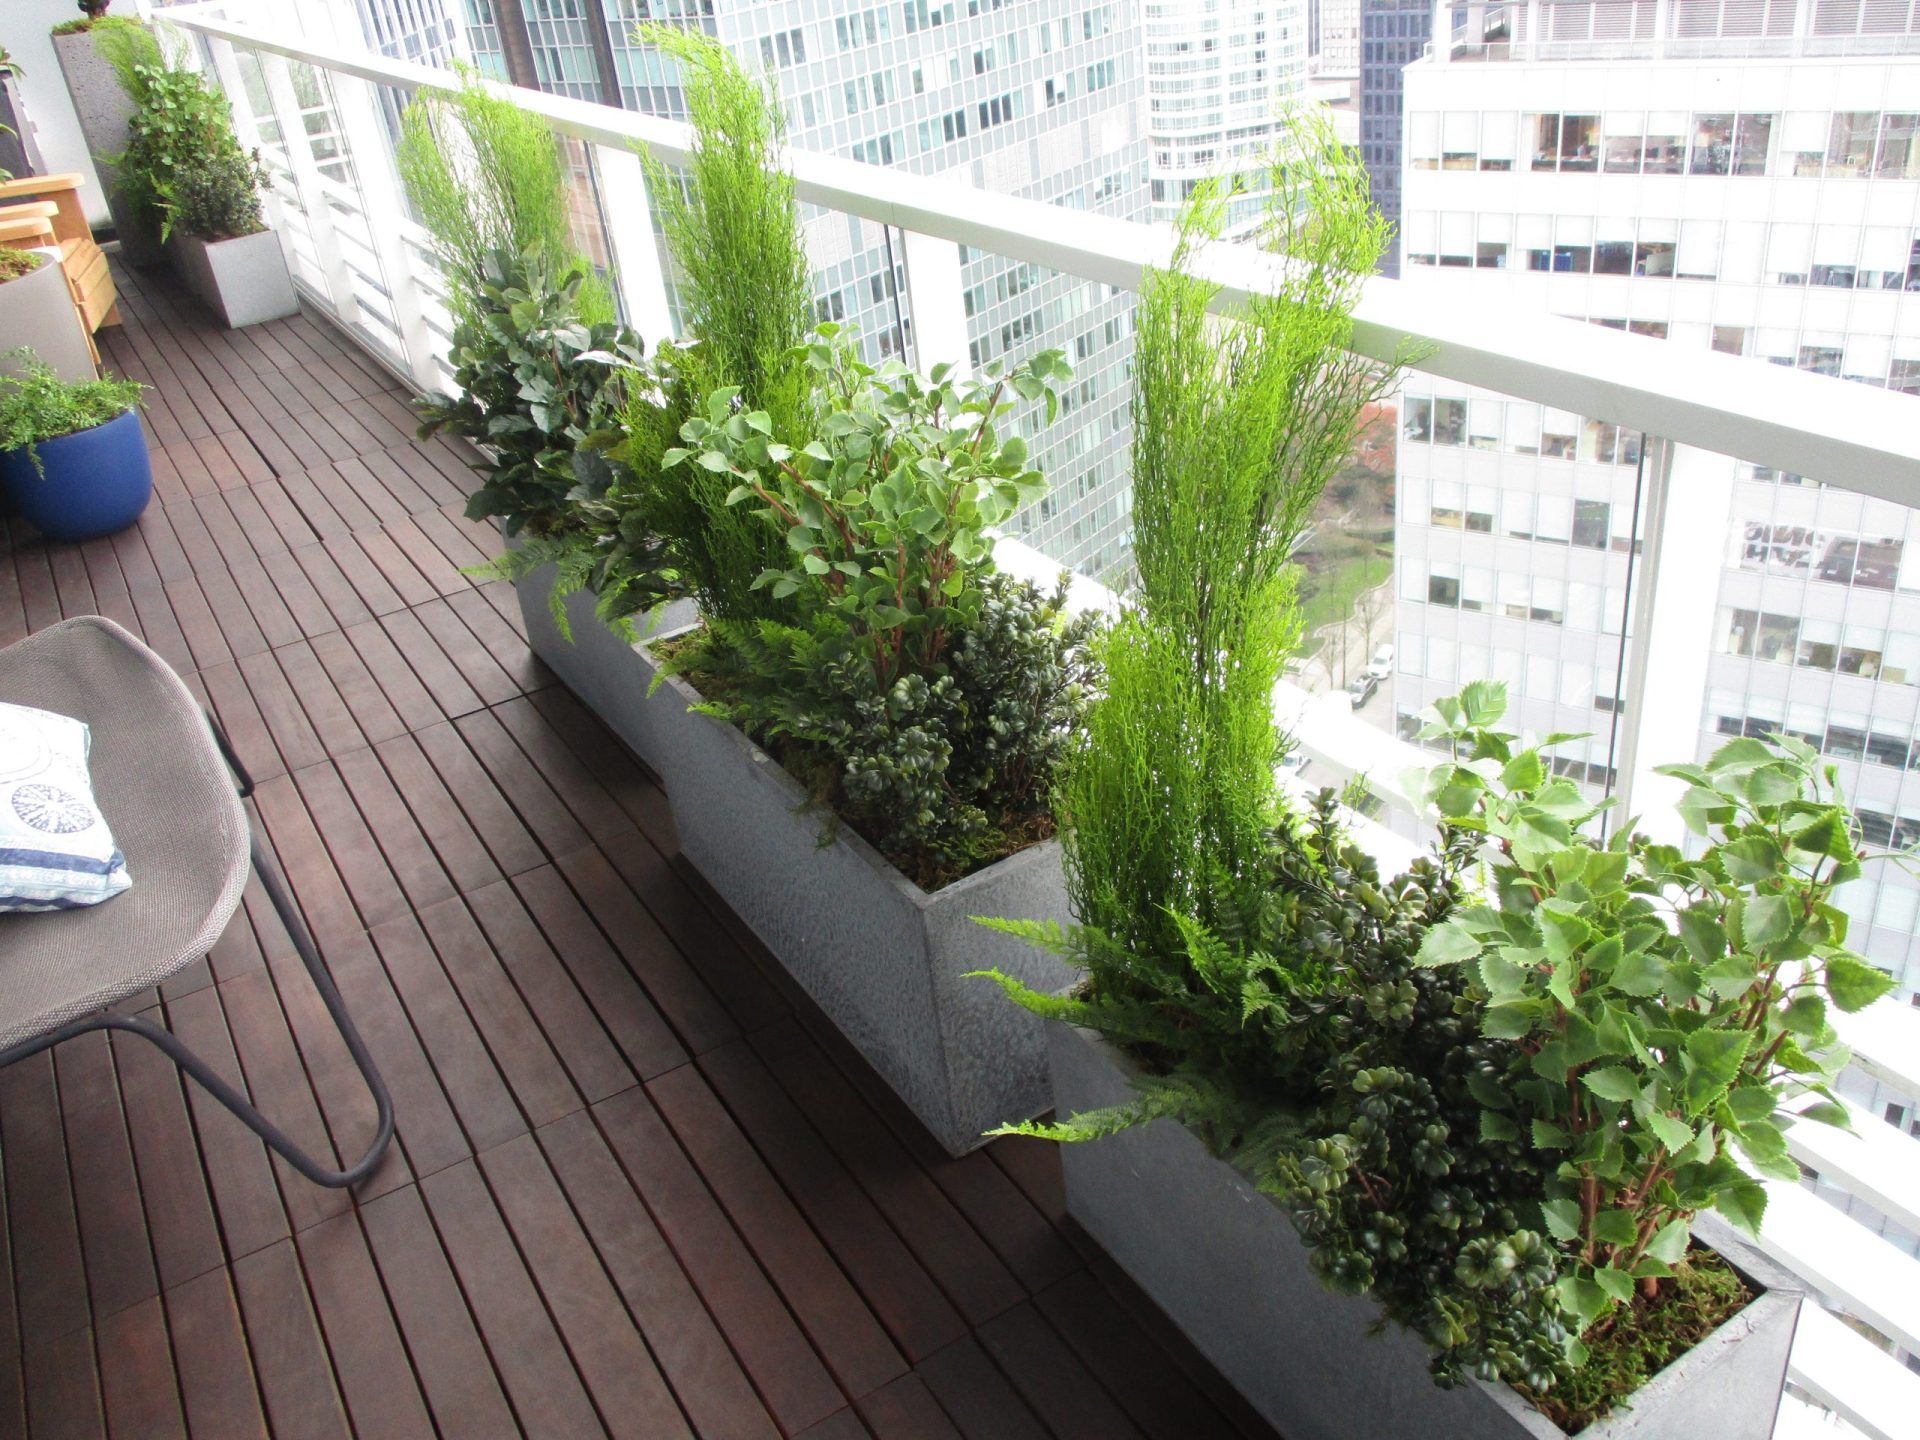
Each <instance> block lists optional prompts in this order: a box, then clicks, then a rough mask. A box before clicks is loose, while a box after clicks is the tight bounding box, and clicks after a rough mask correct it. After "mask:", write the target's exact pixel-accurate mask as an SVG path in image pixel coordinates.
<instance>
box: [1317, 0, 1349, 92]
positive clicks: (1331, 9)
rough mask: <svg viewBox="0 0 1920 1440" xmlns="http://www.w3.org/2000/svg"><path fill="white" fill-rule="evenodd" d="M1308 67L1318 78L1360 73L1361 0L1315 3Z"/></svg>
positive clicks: (1343, 76)
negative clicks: (1319, 76)
mask: <svg viewBox="0 0 1920 1440" xmlns="http://www.w3.org/2000/svg"><path fill="white" fill-rule="evenodd" d="M1311 20H1312V25H1313V39H1312V45H1311V47H1310V50H1309V54H1310V59H1309V60H1308V64H1307V68H1308V70H1309V71H1311V72H1312V73H1313V74H1315V75H1321V76H1327V77H1338V78H1342V79H1344V78H1347V77H1349V76H1358V75H1359V74H1360V0H1315V4H1314V7H1313V15H1312V17H1311Z"/></svg>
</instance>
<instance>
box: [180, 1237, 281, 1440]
mask: <svg viewBox="0 0 1920 1440" xmlns="http://www.w3.org/2000/svg"><path fill="white" fill-rule="evenodd" d="M166 1302H167V1325H168V1327H169V1328H170V1329H171V1330H172V1332H173V1354H174V1364H175V1365H176V1366H177V1367H178V1369H179V1374H180V1396H181V1400H182V1401H183V1402H184V1404H185V1407H186V1412H187V1427H188V1429H189V1431H190V1432H191V1433H192V1434H194V1435H218V1436H221V1437H222V1440H225V1437H228V1436H231V1437H233V1440H252V1437H259V1436H265V1435H266V1433H267V1418H266V1415H265V1413H264V1412H263V1411H262V1410H261V1408H260V1392H259V1391H258V1390H257V1389H256V1388H255V1386H254V1382H253V1365H252V1363H251V1361H250V1360H249V1359H248V1356H247V1339H246V1335H245V1334H244V1333H243V1332H242V1330H241V1328H240V1310H239V1307H238V1306H237V1305H236V1304H235V1303H234V1298H233V1284H232V1281H231V1280H230V1279H229V1277H228V1274H227V1272H226V1271H225V1270H224V1269H223V1270H210V1271H208V1272H207V1273H206V1274H205V1275H202V1276H201V1277H200V1278H199V1279H197V1280H189V1281H188V1282H187V1283H186V1284H184V1285H180V1286H177V1287H175V1288H174V1289H172V1290H169V1291H167V1293H166Z"/></svg>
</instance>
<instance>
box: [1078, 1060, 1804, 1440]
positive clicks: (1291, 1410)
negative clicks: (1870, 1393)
mask: <svg viewBox="0 0 1920 1440" xmlns="http://www.w3.org/2000/svg"><path fill="white" fill-rule="evenodd" d="M1047 1029H1048V1049H1049V1054H1050V1057H1051V1062H1052V1068H1053V1088H1054V1097H1055V1101H1056V1103H1057V1104H1058V1107H1059V1110H1060V1113H1061V1114H1063V1115H1065V1114H1071V1113H1073V1112H1075V1111H1079V1110H1088V1109H1092V1108H1094V1107H1097V1106H1101V1105H1111V1104H1115V1103H1117V1102H1120V1101H1123V1100H1125V1099H1127V1098H1128V1097H1129V1096H1130V1095H1131V1094H1132V1090H1131V1087H1130V1083H1129V1077H1130V1075H1131V1074H1132V1073H1133V1068H1134V1067H1133V1066H1132V1065H1131V1063H1130V1062H1129V1061H1128V1060H1127V1059H1126V1058H1125V1057H1123V1056H1122V1055H1121V1054H1120V1053H1119V1052H1118V1051H1116V1050H1115V1049H1113V1048H1112V1047H1111V1046H1109V1045H1107V1044H1106V1043H1105V1042H1104V1041H1103V1040H1101V1039H1100V1038H1099V1037H1097V1036H1095V1035H1093V1034H1091V1033H1090V1032H1088V1031H1085V1030H1081V1029H1078V1028H1076V1027H1074V1026H1070V1025H1062V1024H1057V1023H1056V1024H1050V1025H1049V1026H1048V1027H1047ZM1061 1160H1062V1164H1063V1167H1064V1169H1065V1173H1066V1186H1067V1210H1068V1213H1069V1214H1071V1215H1072V1216H1073V1218H1074V1219H1075V1220H1077V1221H1079V1222H1080V1224H1081V1225H1082V1226H1083V1227H1084V1228H1085V1229H1086V1231H1087V1233H1088V1234H1090V1235H1091V1236H1092V1237H1093V1238H1094V1239H1095V1240H1097V1241H1098V1242H1099V1243H1100V1244H1101V1245H1102V1246H1103V1247H1104V1248H1105V1249H1106V1251H1107V1253H1108V1254H1110V1255H1111V1256H1112V1257H1113V1258H1114V1259H1115V1260H1116V1261H1118V1262H1119V1263H1120V1265H1121V1266H1122V1268H1124V1269H1125V1270H1126V1271H1127V1273H1128V1274H1129V1275H1131V1276H1132V1277H1133V1278H1134V1280H1135V1281H1136V1282H1137V1283H1138V1284H1140V1285H1141V1286H1142V1288H1144V1289H1145V1290H1146V1291H1147V1293H1148V1294H1149V1295H1151V1296H1152V1297H1153V1299H1154V1301H1155V1302H1156V1303H1157V1304H1158V1305H1159V1306H1160V1308H1161V1309H1162V1310H1164V1311H1166V1313H1167V1314H1168V1315H1169V1316H1170V1317H1171V1318H1172V1319H1173V1321H1174V1322H1175V1323H1176V1324H1177V1325H1179V1327H1180V1328H1181V1329H1182V1330H1184V1331H1185V1332H1186V1333H1187V1335H1188V1337H1189V1338H1190V1339H1192V1340H1193V1342H1194V1343H1195V1344H1196V1345H1197V1346H1198V1347H1199V1348H1200V1350H1201V1351H1202V1352H1203V1353H1205V1355H1206V1356H1207V1358H1208V1359H1209V1360H1211V1361H1212V1362H1213V1363H1214V1365H1216V1366H1217V1367H1218V1368H1219V1369H1220V1371H1221V1373H1222V1374H1223V1375H1224V1376H1225V1377H1226V1379H1227V1380H1228V1382H1229V1383H1231V1384H1232V1385H1233V1386H1234V1387H1235V1388H1236V1389H1237V1390H1239V1391H1240V1393H1241V1394H1243V1395H1244V1396H1246V1398H1247V1399H1248V1400H1249V1401H1250V1402H1251V1403H1252V1404H1253V1406H1254V1407H1255V1408H1256V1409H1257V1410H1259V1411H1260V1413H1261V1414H1262V1415H1264V1416H1265V1417H1266V1418H1267V1419H1268V1420H1269V1421H1271V1422H1272V1423H1273V1425H1274V1426H1275V1427H1276V1428H1277V1429H1278V1430H1279V1431H1280V1433H1281V1434H1283V1435H1285V1436H1286V1437H1287V1440H1357V1437H1361V1436H1364V1437H1366V1440H1523V1437H1524V1440H1548V1437H1564V1435H1565V1432H1564V1431H1562V1430H1561V1429H1560V1428H1559V1427H1558V1426H1557V1425H1555V1424H1553V1423H1552V1422H1551V1421H1550V1420H1548V1419H1547V1418H1546V1417H1545V1416H1544V1415H1542V1414H1540V1413H1539V1412H1538V1411H1537V1410H1534V1409H1533V1408H1532V1407H1531V1406H1529V1405H1528V1404H1527V1403H1526V1402H1525V1401H1524V1400H1522V1399H1521V1398H1520V1397H1519V1395H1517V1394H1516V1393H1514V1392H1513V1391H1512V1390H1510V1389H1508V1388H1507V1387H1505V1386H1503V1385H1486V1384H1481V1383H1479V1382H1474V1383H1471V1384H1468V1385H1465V1386H1462V1387H1460V1388H1458V1389H1454V1390H1441V1389H1439V1388H1438V1387H1437V1386H1435V1385H1434V1384H1433V1382H1432V1380H1431V1379H1430V1378H1429V1377H1428V1374H1427V1363H1426V1351H1425V1347H1424V1346H1423V1345H1422V1344H1421V1343H1420V1341H1419V1340H1418V1339H1417V1338H1416V1337H1415V1336H1413V1335H1412V1334H1410V1333H1408V1332H1406V1331H1404V1330H1400V1329H1398V1328H1396V1327H1389V1328H1388V1329H1386V1330H1385V1331H1383V1332H1382V1333H1381V1334H1379V1335H1377V1336H1376V1335H1369V1334H1368V1331H1369V1330H1370V1329H1371V1328H1372V1326H1373V1325H1374V1324H1375V1323H1376V1322H1377V1321H1378V1319H1379V1309H1378V1307H1377V1306H1376V1305H1375V1304H1374V1303H1373V1302H1372V1301H1371V1300H1369V1299H1367V1298H1366V1297H1364V1296H1354V1295H1340V1294H1336V1293H1334V1292H1332V1291H1330V1290H1328V1289H1326V1288H1325V1287H1324V1286H1323V1285H1322V1284H1321V1283H1320V1280H1319V1278H1318V1277H1317V1276H1316V1275H1314V1273H1313V1271H1312V1270H1311V1268H1310V1267H1309V1265H1308V1260H1307V1249H1306V1246H1305V1245H1304V1244H1302V1243H1301V1241H1300V1238H1299V1236H1298V1234H1297V1233H1296V1232H1295V1230H1294V1227H1293V1223H1292V1222H1291V1221H1290V1220H1289V1219H1288V1218H1287V1216H1286V1215H1285V1214H1284V1213H1283V1212H1282V1211H1281V1209H1280V1208H1279V1206H1277V1205H1276V1204H1274V1203H1273V1202H1272V1201H1271V1200H1270V1199H1268V1198H1267V1197H1266V1196H1264V1195H1262V1194H1260V1192H1259V1191H1257V1190H1255V1189H1254V1188H1253V1186H1252V1185H1251V1184H1249V1183H1248V1181H1247V1180H1246V1178H1245V1177H1244V1176H1242V1175H1241V1174H1240V1173H1239V1172H1238V1171H1237V1170H1235V1169H1234V1168H1233V1167H1232V1166H1231V1165H1228V1164H1227V1163H1226V1162H1224V1161H1222V1160H1219V1159H1216V1158H1215V1157H1214V1156H1213V1155H1212V1154H1211V1153H1210V1152H1209V1151H1208V1150H1207V1148H1206V1147H1205V1146H1204V1145H1203V1144H1202V1143H1201V1142H1200V1140H1199V1139H1198V1138H1197V1137H1196V1136H1195V1135H1193V1134H1192V1133H1191V1132H1190V1131H1188V1130H1186V1129H1185V1128H1184V1127H1182V1126H1180V1125H1178V1124H1176V1123H1174V1122H1173V1121H1170V1120H1158V1121H1155V1122H1154V1123H1152V1124H1151V1125H1145V1126H1140V1127H1137V1128H1135V1129H1133V1130H1129V1131H1126V1132H1124V1133H1123V1134H1120V1135H1117V1136H1112V1137H1110V1138H1107V1139H1103V1140H1095V1141H1091V1142H1087V1143H1084V1144H1078V1145H1066V1146H1063V1147H1062V1155H1061ZM1696 1233H1697V1234H1698V1235H1699V1237H1700V1238H1701V1239H1702V1240H1704V1241H1706V1242H1707V1243H1709V1244H1711V1245H1712V1246H1713V1247H1714V1248H1715V1249H1716V1250H1718V1251H1719V1252H1720V1253H1721V1254H1722V1255H1724V1256H1725V1257H1726V1258H1727V1259H1728V1260H1729V1261H1731V1262H1732V1263H1733V1264H1734V1266H1735V1267H1736V1268H1737V1269H1738V1270H1739V1271H1740V1272H1741V1273H1742V1274H1743V1275H1745V1276H1746V1277H1747V1278H1748V1280H1749V1281H1750V1282H1757V1286H1758V1287H1763V1293H1761V1294H1760V1295H1759V1296H1758V1297H1757V1298H1756V1299H1754V1301H1753V1302H1752V1303H1751V1304H1749V1305H1748V1306H1747V1308H1746V1309H1745V1310H1743V1311H1741V1312H1740V1313H1739V1314H1738V1315H1736V1316H1734V1317H1733V1319H1731V1320H1729V1321H1728V1322H1727V1323H1726V1324H1724V1325H1722V1326H1721V1327H1720V1328H1719V1329H1718V1330H1716V1331H1715V1332H1714V1333H1713V1334H1712V1335H1711V1336H1709V1337H1708V1338H1707V1339H1706V1340H1704V1341H1703V1342H1701V1343H1700V1344H1699V1345H1697V1346H1695V1347H1694V1348H1693V1349H1692V1350H1691V1351H1689V1352H1688V1353H1687V1354H1686V1355H1685V1356H1683V1357H1682V1358H1681V1359H1679V1360H1678V1361H1676V1362H1675V1363H1674V1364H1672V1365H1670V1366H1668V1367H1667V1368H1666V1369H1665V1370H1663V1371H1661V1372H1660V1373H1659V1374H1658V1375H1656V1376H1654V1378H1653V1379H1652V1380H1651V1381H1649V1382H1648V1383H1647V1384H1646V1385H1645V1386H1644V1387H1642V1389H1641V1390H1640V1392H1639V1393H1638V1394H1637V1395H1636V1396H1635V1397H1634V1401H1633V1404H1632V1405H1631V1407H1630V1408H1627V1409H1624V1410H1621V1411H1617V1412H1616V1413H1615V1414H1613V1415H1612V1416H1609V1417H1608V1418H1606V1419H1604V1420H1601V1421H1599V1422H1597V1423H1596V1424H1594V1425H1592V1426H1589V1427H1588V1428H1587V1429H1586V1430H1584V1431H1582V1432H1581V1440H1671V1437H1677V1436H1695V1435H1697V1436H1709V1435H1710V1436H1712V1437H1713V1440H1769V1437H1770V1436H1771V1435H1772V1434H1773V1423H1774V1413H1775V1411H1776V1410H1777V1409H1778V1408H1779V1404H1780V1392H1781V1387H1782V1386H1783V1385H1784V1384H1785V1381H1786V1369H1787V1354H1788V1351H1789V1350H1790V1349H1791V1348H1792V1346H1793V1332H1794V1326H1795V1324H1796V1322H1797V1321H1798V1319H1799V1314H1800V1302H1801V1295H1800V1292H1799V1290H1798V1289H1797V1287H1796V1284H1795V1282H1794V1280H1793V1279H1792V1277H1790V1276H1789V1275H1787V1274H1786V1273H1785V1272H1784V1271H1782V1270H1781V1269H1780V1268H1779V1267H1778V1266H1776V1265H1774V1264H1773V1262H1771V1261H1770V1260H1768V1259H1767V1258H1766V1257H1765V1256H1763V1255H1761V1254H1760V1253H1759V1252H1758V1251H1756V1250H1754V1249H1753V1248H1752V1247H1751V1246H1749V1245H1747V1244H1745V1243H1744V1242H1743V1241H1742V1240H1740V1239H1739V1237H1738V1236H1736V1235H1735V1234H1734V1233H1733V1231H1732V1230H1731V1229H1730V1228H1729V1227H1727V1226H1726V1225H1724V1224H1722V1223H1720V1222H1718V1221H1717V1220H1715V1219H1713V1218H1712V1217H1703V1218H1702V1219H1701V1221H1700V1222H1699V1224H1698V1226H1697V1227H1696Z"/></svg>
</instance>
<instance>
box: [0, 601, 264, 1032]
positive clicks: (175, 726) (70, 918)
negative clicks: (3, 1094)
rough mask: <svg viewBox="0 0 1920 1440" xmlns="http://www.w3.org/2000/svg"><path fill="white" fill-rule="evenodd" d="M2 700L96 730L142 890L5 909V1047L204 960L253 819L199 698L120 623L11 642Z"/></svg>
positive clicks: (88, 619) (107, 792)
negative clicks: (51, 906)
mask: <svg viewBox="0 0 1920 1440" xmlns="http://www.w3.org/2000/svg"><path fill="white" fill-rule="evenodd" d="M0 701H5V702H7V703H10V704H14V705H31V706H34V707H36V708H38V709H41V710H52V711H55V712H56V713H58V714H61V715H71V716H73V717H74V718H76V719H79V720H84V721H86V723H87V724H88V725H89V726H91V727H92V729H93V749H92V753H91V755H90V757H89V769H90V771H91V773H92V777H93V793H94V798H95V800H96V801H97V802H98V804H99V806H100V810H101V813H102V814H103V815H104V816H105V817H106V821H107V825H108V826H109V828H111V829H112V831H113V837H114V839H115V840H116V841H117V842H118V843H119V846H120V849H121V851H122V852H123V853H124V854H125V855H126V857H127V871H128V873H129V874H130V875H132V877H133V884H132V886H131V887H130V888H129V889H127V890H126V891H124V892H123V893H121V894H119V895H117V896H115V897H114V898H113V899H111V900H108V901H106V902H105V903H104V904H100V905H92V906H89V907H87V908H86V909H83V910H60V911H47V912H44V913H39V914H15V915H5V916H0V1048H5V1047H6V1046H8V1045H12V1044H14V1043H16V1042H17V1041H21V1040H26V1039H30V1038H32V1037H33V1036H35V1035H38V1034H40V1033H42V1032H43V1031H46V1030H50V1029H53V1028H55V1027H57V1026H60V1025H64V1024H66V1023H67V1022H68V1021H69V1020H77V1019H79V1018H80V1017H81V1016H83V1015H89V1014H91V1013H93V1012H94V1011H95V1010H99V1009H102V1008H104V1007H106V1006H110V1005H117V1004H119V1003H120V1002H121V1001H122V1000H125V999H127V998H128V997H130V996H133V995H136V994H138V993H139V992H140V991H142V990H145V989H147V988H149V987H150V986H154V985H158V984H159V983H160V982H161V981H163V980H166V979H168V978H170V977H171V976H173V975H174V974H176V973H177V972H178V971H180V970H182V969H184V968H185V967H186V966H188V965H190V964H192V963H193V962H194V961H195V960H197V959H199V958H200V957H201V956H203V955H205V954H206V953H207V951H208V950H209V949H210V948H211V947H212V945H213V942H214V941H216V940H218V939H219V938H220V932H221V931H223V930H224V929H226V927H227V922H228V921H229V920H231V919H232V918H233V912H234V910H235V909H236V907H237V906H238V905H239V903H240V892H241V890H242V888H243V887H244V886H245V885H246V880H247V817H246V812H245V811H244V810H242V809H241V807H240V801H239V798H238V796H237V795H236V794H235V792H234V788H233V777H232V775H231V774H230V773H229V771H228V770H227V765H226V761H225V760H224V759H222V758H221V755H220V750H219V747H218V746H217V745H216V744H215V743H214V739H213V735H212V733H211V732H210V731H209V730H208V729H207V722H206V720H205V718H204V717H203V716H202V715H201V711H200V705H199V702H198V701H196V700H195V699H194V697H193V695H192V693H191V692H190V691H189V690H188V689H187V687H186V686H185V685H184V684H182V683H181V681H180V677H179V676H177V675H175V674H174V673H173V671H172V670H171V669H169V668H168V667H167V666H166V664H165V663H164V662H162V661H161V660H160V659H159V658H158V657H157V656H155V655H154V653H153V652H152V651H151V650H149V649H147V647H146V646H144V645H142V644H140V643H139V642H138V641H136V640H134V639H133V637H132V636H130V635H128V634H127V632H126V631H124V630H122V629H121V628H120V627H119V626H118V625H115V624H114V623H113V622H112V621H110V620H105V619H101V618H99V617H98V616H81V617H79V618H77V619H73V620H65V621H62V622H61V623H60V624H58V625H54V626H51V627H50V628H48V629H45V630H42V631H40V632H39V633H38V634H35V635H31V636H29V637H28V638H27V639H25V640H22V641H21V642H20V643H19V644H17V645H13V646H10V647H8V648H7V649H5V650H0Z"/></svg>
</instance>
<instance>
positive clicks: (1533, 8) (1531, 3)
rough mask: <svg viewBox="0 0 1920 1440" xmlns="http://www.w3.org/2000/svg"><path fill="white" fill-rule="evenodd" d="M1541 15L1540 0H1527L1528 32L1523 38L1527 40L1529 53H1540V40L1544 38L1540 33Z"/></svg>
mask: <svg viewBox="0 0 1920 1440" xmlns="http://www.w3.org/2000/svg"><path fill="white" fill-rule="evenodd" d="M1540 16H1541V8H1540V0H1527V33H1526V34H1525V35H1524V36H1522V37H1521V38H1522V39H1524V40H1525V41H1526V42H1527V46H1528V49H1527V54H1529V55H1538V54H1539V53H1540V41H1541V39H1542V38H1543V37H1542V36H1541V34H1540Z"/></svg>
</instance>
